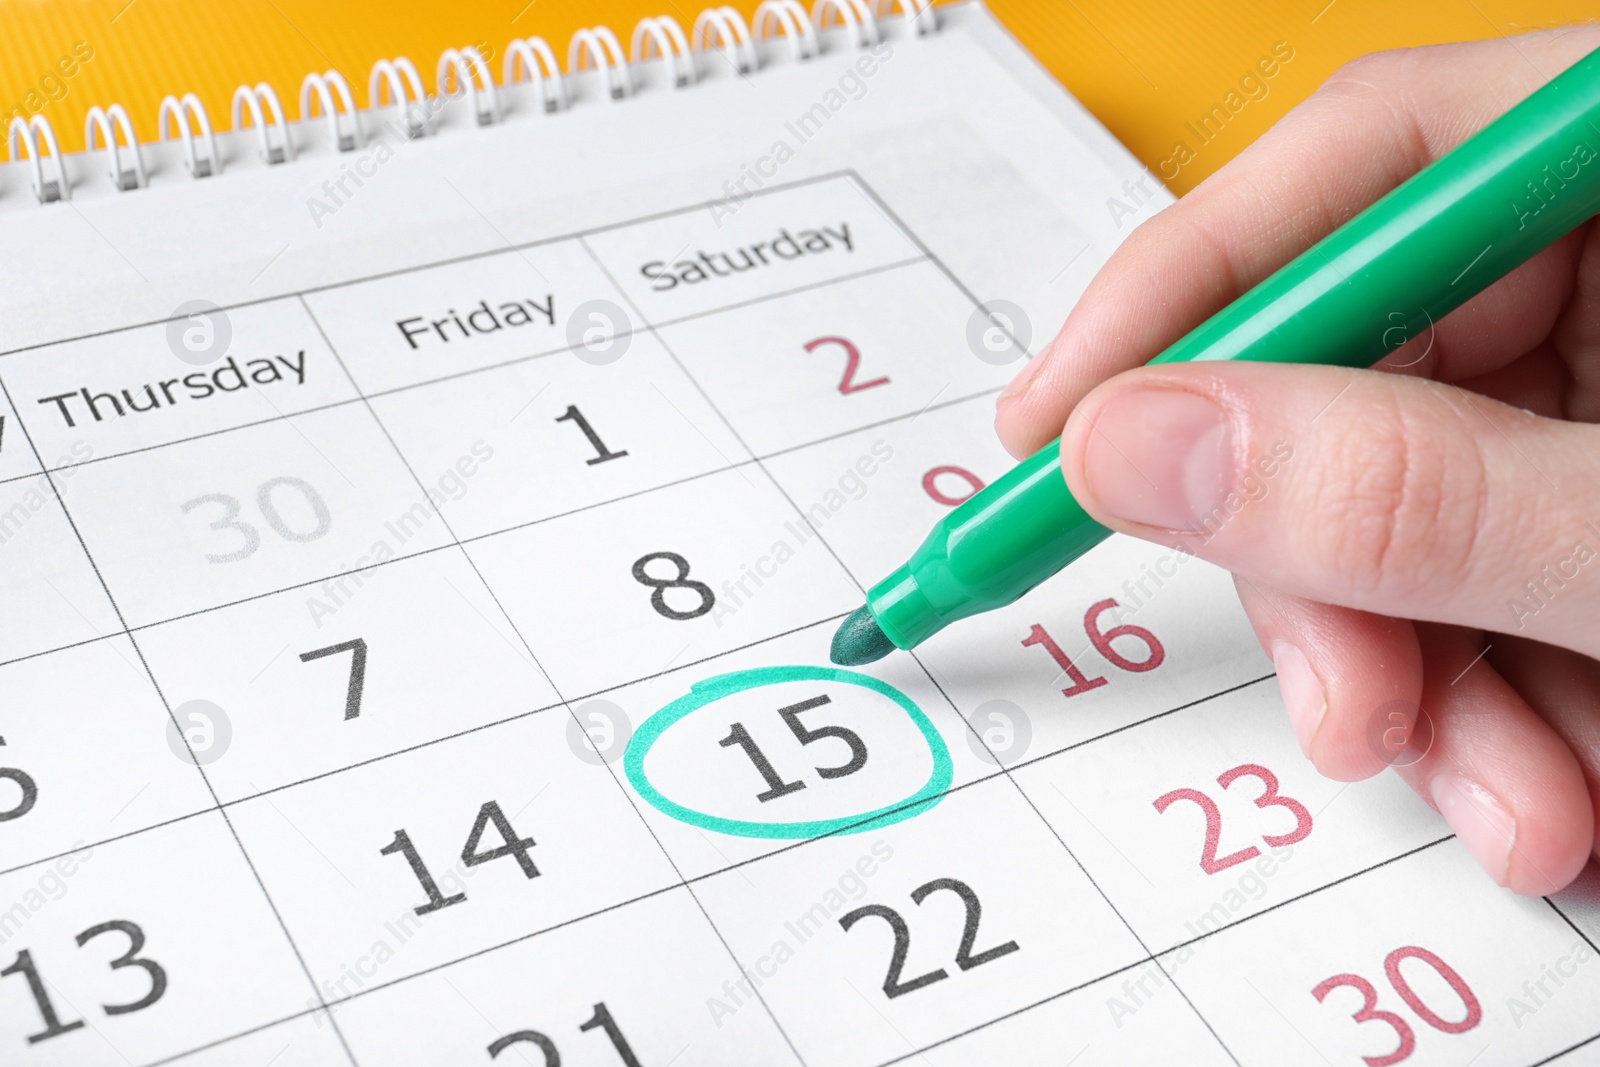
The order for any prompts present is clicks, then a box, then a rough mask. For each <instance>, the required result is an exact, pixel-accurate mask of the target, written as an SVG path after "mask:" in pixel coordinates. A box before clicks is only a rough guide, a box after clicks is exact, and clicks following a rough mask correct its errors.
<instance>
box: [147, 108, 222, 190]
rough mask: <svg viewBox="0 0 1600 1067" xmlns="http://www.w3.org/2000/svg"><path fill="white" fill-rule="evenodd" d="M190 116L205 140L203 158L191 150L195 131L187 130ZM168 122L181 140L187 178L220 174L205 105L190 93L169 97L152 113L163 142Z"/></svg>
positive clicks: (213, 137) (220, 170) (214, 136)
mask: <svg viewBox="0 0 1600 1067" xmlns="http://www.w3.org/2000/svg"><path fill="white" fill-rule="evenodd" d="M191 117H192V118H193V119H194V122H195V125H196V126H198V127H199V136H200V137H203V138H205V144H206V154H205V155H203V156H202V155H200V154H199V153H198V152H196V151H195V147H194V146H195V140H196V137H195V131H193V130H191V129H189V119H190V118H191ZM168 119H171V120H172V125H173V126H174V127H175V128H176V129H177V131H178V136H179V138H181V139H182V141H183V162H184V165H185V166H187V167H188V168H189V176H190V177H191V178H209V177H211V176H212V175H214V174H221V173H222V155H221V153H219V152H218V151H217V138H216V135H215V134H213V133H212V132H211V117H210V116H209V115H207V114H206V106H205V105H204V104H202V103H201V102H200V98H199V97H198V96H196V95H194V94H193V93H184V94H183V97H182V99H180V98H178V97H176V96H169V97H167V98H166V99H164V100H162V101H161V110H160V111H158V112H157V113H156V133H157V134H159V135H160V138H161V140H163V141H165V140H166V139H167V120H168Z"/></svg>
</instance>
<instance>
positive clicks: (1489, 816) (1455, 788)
mask: <svg viewBox="0 0 1600 1067" xmlns="http://www.w3.org/2000/svg"><path fill="white" fill-rule="evenodd" d="M1428 794H1429V795H1430V796H1431V797H1432V798H1433V806H1434V807H1436V808H1438V809H1439V814H1440V815H1443V816H1444V821H1445V822H1447V823H1449V824H1450V829H1452V830H1454V831H1455V832H1456V836H1457V837H1459V838H1460V839H1461V843H1462V844H1463V845H1466V846H1467V851H1469V852H1471V853H1472V855H1473V858H1475V859H1476V860H1477V861H1478V863H1479V864H1480V865H1481V866H1482V867H1483V869H1484V870H1486V871H1488V872H1489V876H1490V877H1491V878H1493V879H1494V880H1495V882H1496V884H1498V885H1505V884H1506V881H1507V879H1508V876H1509V874H1510V870H1511V849H1512V847H1513V846H1514V845H1515V844H1516V843H1517V822H1516V820H1515V819H1513V818H1512V817H1511V813H1510V812H1508V811H1506V809H1505V806H1504V805H1503V804H1501V803H1500V801H1499V800H1498V799H1496V798H1495V795H1494V794H1493V793H1491V792H1489V791H1488V790H1487V789H1485V788H1483V786H1481V785H1479V784H1478V783H1477V782H1474V781H1472V780H1471V779H1470V778H1463V777H1462V776H1461V775H1459V774H1455V773H1453V772H1451V771H1441V772H1440V773H1438V774H1436V775H1434V776H1433V778H1432V779H1431V780H1429V782H1428Z"/></svg>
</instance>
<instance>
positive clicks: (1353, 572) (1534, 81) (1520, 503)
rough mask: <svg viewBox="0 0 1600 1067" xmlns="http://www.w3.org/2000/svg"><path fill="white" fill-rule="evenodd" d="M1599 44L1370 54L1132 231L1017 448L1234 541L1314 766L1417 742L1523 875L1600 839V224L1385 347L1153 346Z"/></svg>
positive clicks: (1434, 786) (1573, 867) (1446, 790)
mask: <svg viewBox="0 0 1600 1067" xmlns="http://www.w3.org/2000/svg"><path fill="white" fill-rule="evenodd" d="M1597 47H1600V27H1596V26H1587V27H1574V28H1571V29H1567V30H1558V31H1549V32H1541V33H1534V34H1528V35H1526V36H1522V37H1516V38H1510V39H1501V40H1494V41H1486V42H1482V43H1476V44H1460V45H1445V46H1440V47H1433V48H1419V49H1414V50H1410V51H1403V52H1386V53H1380V54H1378V55H1373V56H1367V57H1365V58H1363V59H1360V60H1357V61H1356V62H1354V63H1351V64H1350V65H1349V66H1347V67H1345V68H1344V69H1342V70H1341V71H1339V72H1338V73H1337V74H1336V75H1335V76H1334V77H1333V78H1331V79H1330V80H1329V81H1328V83H1327V84H1326V85H1324V86H1323V87H1322V88H1321V89H1320V90H1319V91H1318V92H1317V93H1316V94H1315V95H1314V96H1313V97H1312V98H1311V99H1310V100H1308V101H1307V102H1306V103H1304V104H1302V105H1301V106H1300V107H1298V108H1296V109H1295V110H1294V111H1293V112H1292V113H1290V114H1289V115H1288V116H1287V117H1286V118H1284V120H1283V121H1282V122H1280V123H1278V125H1277V126H1275V127H1274V128H1273V129H1272V130H1271V131H1269V132H1268V133H1267V134H1266V136H1264V137H1262V138H1261V140H1260V141H1259V142H1257V143H1256V144H1255V145H1253V146H1251V147H1250V148H1249V149H1248V150H1246V151H1245V152H1244V153H1242V154H1241V155H1240V156H1239V157H1238V158H1237V159H1236V160H1234V161H1233V162H1231V163H1229V164H1228V165H1227V166H1226V167H1224V168H1223V169H1222V170H1220V171H1219V172H1218V173H1217V174H1215V175H1214V176H1213V177H1211V178H1210V179H1208V180H1207V181H1206V182H1205V183H1203V184H1202V185H1201V186H1200V187H1199V188H1197V189H1196V190H1195V191H1194V192H1193V193H1191V194H1190V195H1188V196H1187V197H1185V198H1184V199H1183V200H1182V201H1181V202H1180V203H1178V204H1177V205H1175V206H1173V207H1172V208H1169V209H1168V210H1166V211H1163V212H1161V213H1160V214H1159V215H1157V216H1156V217H1155V218H1153V219H1151V220H1150V221H1149V222H1147V223H1146V224H1144V225H1143V226H1141V227H1140V228H1139V229H1138V230H1137V231H1136V232H1135V233H1134V234H1133V235H1132V236H1131V237H1130V238H1129V239H1128V240H1127V242H1126V243H1125V244H1123V246H1122V247H1121V248H1120V249H1118V251H1117V253H1116V254H1115V255H1114V256H1113V257H1112V258H1111V260H1110V262H1109V263H1107V265H1106V267H1105V269H1104V270H1102V271H1101V272H1100V274H1099V276H1098V277H1096V278H1095V280H1094V282H1093V283H1092V284H1091V285H1090V287H1089V289H1088V291H1087V292H1086V293H1085V294H1084V296H1083V298H1082V300H1080V301H1079V303H1078V305H1077V307H1076V308H1074V309H1073V312H1072V314H1071V315H1070V316H1069V317H1068V319H1067V322H1066V325H1065V326H1063V327H1062V330H1061V333H1060V335H1059V336H1057V337H1056V339H1055V340H1054V342H1053V343H1052V344H1051V345H1050V348H1049V350H1048V351H1046V352H1045V353H1044V354H1043V355H1042V356H1040V357H1039V358H1037V359H1035V360H1034V361H1033V362H1032V363H1031V364H1030V365H1029V366H1028V367H1026V368H1025V369H1024V370H1023V371H1022V373H1021V374H1019V375H1018V376H1017V379H1016V381H1015V382H1013V383H1012V385H1011V386H1010V387H1009V389H1008V390H1007V391H1006V392H1005V393H1004V394H1003V395H1002V396H1001V398H1000V401H999V408H998V414H997V418H996V425H997V428H998V429H999V432H1000V436H1001V438H1002V439H1003V440H1004V442H1005V444H1006V447H1007V448H1008V449H1010V451H1011V452H1012V453H1013V454H1014V455H1017V456H1019V457H1020V456H1023V455H1026V454H1028V453H1029V452H1032V451H1033V450H1035V449H1037V448H1038V447H1040V446H1041V445H1043V444H1045V443H1046V442H1047V441H1049V440H1050V439H1051V438H1052V437H1055V436H1056V435H1057V434H1058V433H1059V434H1060V435H1061V461H1062V468H1063V470H1064V471H1065V472H1066V478H1067V482H1068V485H1069V486H1070V487H1071V489H1072V491H1073V493H1074V494H1075V495H1076V496H1077V498H1078V499H1079V500H1080V501H1082V502H1083V504H1084V506H1085V507H1086V508H1087V509H1088V510H1089V512H1090V513H1091V514H1092V515H1094V517H1095V518H1096V519H1098V520H1099V521H1101V522H1103V523H1105V524H1106V525H1108V526H1110V527H1111V528H1113V529H1115V530H1119V531H1122V532H1124V533H1128V534H1132V535H1133V536H1135V537H1143V538H1146V539H1149V540H1153V541H1159V542H1161V543H1163V544H1168V545H1175V546H1178V545H1181V546H1185V547H1187V548H1189V549H1192V550H1193V551H1194V552H1195V553H1196V554H1197V555H1199V556H1201V557H1203V558H1205V559H1208V560H1211V561H1212V562H1214V563H1217V564H1220V565H1221V566H1223V567H1226V568H1228V569H1229V570H1231V571H1233V572H1234V575H1235V576H1236V582H1237V585H1238V589H1239V595H1240V599H1241V600H1242V601H1243V603H1244V608H1245V611H1246V612H1247V613H1248V614H1249V616H1250V621H1251V623H1252V624H1253V625H1254V627H1255V630H1256V634H1257V635H1258V636H1259V637H1260V639H1261V643H1262V646H1263V647H1264V648H1265V649H1266V650H1267V651H1268V653H1269V654H1270V655H1271V656H1272V659H1273V662H1274V664H1275V665H1276V668H1277V672H1278V684H1279V686H1280V687H1281V689H1282V690H1283V697H1284V702H1285V703H1286V704H1287V706H1288V709H1289V717H1290V721H1291V722H1292V723H1293V726H1294V730H1295V733H1296V735H1297V736H1298V737H1299V739H1300V744H1301V747H1302V748H1303V749H1304V750H1305V752H1306V755H1307V756H1309V757H1310V758H1311V760H1312V761H1313V762H1314V763H1315V764H1316V766H1317V767H1318V769H1319V770H1321V771H1322V772H1323V773H1324V774H1327V775H1329V776H1330V777H1333V778H1338V779H1343V780H1354V779H1358V778H1364V777H1367V776H1368V775H1371V774H1375V773H1377V772H1378V771H1380V770H1382V769H1383V768H1384V767H1385V766H1386V765H1389V764H1391V763H1392V764H1393V765H1394V766H1395V768H1396V770H1397V771H1398V773H1400V774H1401V775H1402V776H1403V777H1404V778H1405V779H1406V780H1407V781H1408V782H1410V783H1411V785H1412V787H1413V788H1414V789H1416V791H1417V792H1418V793H1419V794H1421V795H1422V797H1423V798H1424V799H1425V800H1427V801H1428V802H1429V803H1431V804H1432V805H1433V806H1434V807H1435V808H1437V809H1438V810H1439V812H1440V813H1441V814H1442V815H1443V816H1444V817H1445V819H1446V820H1447V821H1448V822H1449V824H1450V826H1451V828H1452V829H1453V830H1454V831H1455V832H1456V834H1457V835H1458V836H1459V837H1460V838H1461V840H1462V842H1463V843H1464V844H1465V845H1466V846H1467V847H1468V848H1469V849H1470V850H1471V851H1472V853H1473V855H1474V856H1476V857H1477V859H1478V861H1479V862H1480V863H1481V864H1482V865H1483V867H1484V869H1485V870H1487V871H1488V872H1489V874H1490V875H1491V876H1492V877H1493V878H1494V879H1495V881H1496V882H1498V883H1500V884H1501V885H1505V886H1509V887H1511V888H1512V889H1514V890H1516V891H1517V892H1520V893H1541V894H1542V893H1550V892H1553V891H1554V890H1556V889H1559V888H1561V887H1562V886H1564V885H1566V884H1567V883H1568V882H1569V881H1571V880H1572V878H1574V877H1575V876H1576V875H1577V873H1578V872H1579V871H1580V870H1581V869H1582V867H1583V865H1584V863H1585V862H1586V861H1587V859H1588V858H1589V855H1590V854H1591V852H1595V851H1596V850H1597V847H1600V846H1597V842H1596V826H1597V824H1600V819H1597V815H1596V811H1597V806H1600V662H1597V660H1600V426H1596V425H1595V423H1596V422H1597V421H1600V225H1597V224H1596V223H1595V222H1594V221H1593V220H1591V221H1590V222H1589V223H1586V224H1585V225H1584V226H1583V227H1581V228H1580V229H1579V230H1578V231H1577V232H1575V233H1573V234H1571V235H1570V236H1568V237H1566V238H1564V239H1563V240H1561V241H1560V242H1558V243H1557V244H1556V245H1555V246H1553V247H1551V248H1549V249H1547V250H1546V251H1545V252H1543V253H1541V254H1540V255H1538V256H1537V257H1535V258H1534V259H1533V260H1531V261H1529V262H1528V263H1526V264H1524V265H1523V266H1522V267H1520V268H1518V269H1517V270H1516V271H1514V272H1513V273H1512V274H1511V275H1509V276H1508V277H1506V278H1504V279H1502V280H1501V281H1500V282H1498V283H1496V284H1495V285H1494V286H1492V287H1491V288H1489V289H1488V290H1487V291H1485V292H1484V293H1483V294H1481V295H1480V296H1478V297H1477V298H1476V299H1474V300H1472V301H1470V302H1468V303H1467V304H1466V305H1464V306H1463V307H1461V308H1459V309H1458V310H1456V311H1455V312H1453V313H1452V314H1451V315H1449V316H1448V317H1447V318H1446V319H1444V320H1442V321H1441V322H1439V323H1438V325H1437V327H1436V328H1435V329H1434V330H1433V331H1432V333H1431V334H1429V335H1424V336H1421V337H1417V338H1415V339H1414V340H1412V341H1411V342H1409V343H1407V344H1406V345H1404V346H1402V347H1401V348H1399V349H1397V350H1396V351H1395V352H1393V353H1391V355H1390V357H1389V358H1388V359H1386V360H1385V361H1384V363H1383V364H1381V365H1380V367H1379V368H1378V369H1377V370H1371V371H1364V370H1363V371H1351V370H1343V369H1338V368H1331V367H1304V366H1277V365H1272V364H1243V363H1206V364H1180V365H1172V366H1163V367H1159V368H1141V369H1132V370H1130V369H1129V368H1140V365H1141V364H1143V363H1145V362H1146V361H1147V360H1149V359H1150V358H1151V357H1153V356H1155V355H1156V354H1157V353H1159V352H1160V351H1161V350H1162V349H1164V348H1166V347H1167V346H1168V345H1169V344H1171V343H1172V342H1173V341H1175V340H1177V339H1178V338H1179V337H1181V336H1182V335H1183V334H1184V333H1186V332H1188V331H1189V330H1190V329H1191V328H1192V327H1194V326H1196V325H1198V324H1199V323H1200V322H1202V321H1204V320H1205V319H1206V318H1207V317H1209V316H1210V315H1211V314H1212V313H1213V312H1215V311H1217V310H1218V309H1220V308H1222V307H1223V306H1225V305H1226V304H1227V303H1229V302H1230V301H1232V300H1233V299H1234V298H1235V297H1237V296H1238V295H1239V294H1241V293H1243V292H1244V291H1245V290H1247V289H1249V288H1250V287H1251V286H1253V285H1255V284H1256V283H1257V282H1259V281H1261V280H1262V279H1263V278H1265V277H1266V276H1267V275H1268V274H1270V273H1272V272H1273V271H1274V270H1276V269H1277V268H1278V267H1280V266H1282V265H1283V264H1284V263H1286V262H1288V261H1289V260H1290V259H1292V258H1294V256H1296V255H1297V254H1299V253H1300V252H1302V251H1304V250H1305V249H1306V248H1307V247H1309V246H1310V245H1311V244H1312V243H1314V242H1315V241H1317V240H1318V239H1320V238H1321V237H1323V236H1324V235H1326V234H1327V233H1329V232H1330V231H1332V230H1333V229H1335V228H1336V227H1338V226H1339V225H1340V224H1342V223H1343V222H1345V221H1346V220H1347V219H1349V218H1350V217H1351V216H1352V215H1354V214H1356V213H1357V212H1358V211H1360V210H1361V209H1362V208H1364V207H1366V206H1367V205H1368V204H1370V203H1372V202H1373V201H1374V200H1376V199H1378V198H1379V197H1380V196H1382V195H1383V194H1384V193H1386V192H1388V191H1389V190H1390V189H1392V188H1393V187H1394V186H1396V185H1398V184H1399V183H1400V182H1402V181H1403V180H1405V179H1406V178H1407V177H1409V176H1410V175H1411V174H1413V173H1414V172H1416V171H1417V170H1420V169H1421V168H1422V167H1423V166H1425V165H1426V164H1427V163H1428V162H1430V161H1431V160H1433V159H1434V158H1436V157H1437V156H1440V155H1442V154H1444V153H1445V152H1447V151H1449V150H1450V149H1451V148H1453V147H1454V146H1455V145H1457V144H1459V143H1460V142H1461V141H1463V140H1465V139H1466V138H1467V137H1469V136H1471V135H1472V134H1473V133H1475V132H1476V131H1477V130H1479V129H1481V128H1482V127H1483V126H1485V125H1486V124H1487V123H1488V122H1490V121H1491V120H1493V119H1494V118H1496V117H1498V116H1499V115H1501V114H1502V113H1504V112H1505V111H1506V110H1508V109H1509V108H1510V107H1511V106H1512V105H1514V104H1516V103H1518V102H1519V101H1521V100H1522V99H1523V98H1525V97H1526V96H1528V95H1529V94H1530V93H1531V92H1533V91H1534V90H1535V89H1537V88H1538V87H1539V86H1540V85H1542V84H1544V83H1545V82H1547V81H1549V80H1550V79H1551V78H1552V77H1554V76H1555V75H1556V74H1558V73H1560V72H1561V71H1562V70H1564V69H1565V68H1566V67H1568V66H1570V65H1571V64H1573V63H1574V62H1576V61H1577V60H1578V59H1579V58H1581V57H1582V56H1584V55H1585V54H1587V53H1588V52H1590V51H1592V50H1593V49H1595V48H1597ZM1589 148H1590V150H1591V152H1592V153H1595V154H1596V155H1592V156H1591V158H1590V162H1588V163H1587V166H1592V167H1600V130H1597V131H1596V133H1595V136H1594V137H1593V138H1592V139H1591V141H1590V142H1589ZM1560 192H1561V191H1560V189H1559V187H1558V184H1557V183H1555V182H1552V183H1550V185H1549V187H1548V188H1546V189H1541V190H1539V191H1538V193H1537V194H1535V193H1533V192H1530V196H1533V195H1541V196H1546V197H1549V196H1559V195H1560ZM1532 203H1534V201H1531V200H1530V204H1532ZM1506 218H1507V222H1508V223H1511V222H1513V221H1514V218H1513V206H1512V205H1509V204H1508V205H1507V207H1506ZM1385 372H1387V373H1385ZM1108 379H1109V380H1108ZM1063 426H1065V429H1063ZM1419 707H1420V708H1421V709H1422V711H1421V719H1420V721H1419V719H1418V712H1417V709H1418V708H1419ZM1397 728H1398V729H1399V730H1400V731H1401V735H1403V734H1404V732H1405V731H1408V730H1409V731H1414V736H1413V739H1412V747H1411V748H1410V749H1408V750H1406V751H1405V752H1404V753H1396V752H1394V751H1391V750H1390V749H1389V748H1387V747H1386V746H1388V745H1389V744H1390V743H1391V742H1392V740H1393V739H1394V737H1395V736H1397V735H1396V734H1395V733H1394V731H1395V729H1397ZM1397 757H1398V758H1397Z"/></svg>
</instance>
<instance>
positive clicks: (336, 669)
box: [139, 548, 565, 802]
mask: <svg viewBox="0 0 1600 1067" xmlns="http://www.w3.org/2000/svg"><path fill="white" fill-rule="evenodd" d="M418 620H426V621H425V622H423V623H420V624H419V621H418ZM139 644H140V647H141V648H143V649H144V653H145V656H146V658H147V659H148V660H149V662H150V667H151V670H152V671H154V673H155V675H156V677H157V678H159V679H160V680H161V685H162V688H163V690H164V691H165V692H166V694H167V696H168V699H170V700H171V701H172V703H173V705H174V706H175V707H176V706H179V705H182V704H184V703H186V702H187V701H190V700H208V701H210V702H212V703H214V704H215V705H217V706H218V707H220V708H221V709H222V710H223V712H224V713H225V714H226V715H227V716H228V719H229V723H230V726H231V730H232V737H231V739H230V741H229V747H228V749H227V751H226V752H224V753H221V754H220V755H219V756H218V757H217V758H216V759H215V760H214V761H213V762H209V763H207V764H206V774H207V776H208V777H209V779H210V781H211V785H212V788H214V789H215V790H216V791H217V795H218V796H219V797H220V798H221V799H222V800H223V801H224V802H227V801H231V800H237V799H239V798H241V797H244V796H248V795H250V794H253V793H257V792H260V791H261V790H264V789H276V788H279V787H281V786H284V785H288V784H290V783H292V782H296V781H301V780H304V779H307V778H314V777H317V776H319V775H323V774H328V773H330V772H333V771H337V770H340V769H341V768H344V767H351V766H355V765H356V764H360V763H365V762H367V761H368V760H372V759H376V758H378V757H380V756H384V755H388V754H390V753H393V752H398V751H401V750H403V749H407V748H411V747H413V746H416V745H421V744H426V743H428V742H430V741H435V740H438V739H439V738H442V737H447V736H450V735H452V734H457V733H462V732H465V731H467V730H473V729H478V728H480V727H483V726H486V725H488V724H489V723H493V722H497V721H500V720H503V719H509V718H512V717H514V716H518V715H524V714H527V713H528V712H530V711H533V710H535V709H539V708H548V707H551V706H552V705H558V703H559V701H558V698H557V697H556V694H555V690H554V689H552V688H551V686H550V683H549V682H548V681H547V680H546V679H545V676H544V674H543V672H541V671H540V670H539V667H538V665H537V664H536V663H535V662H534V661H533V659H532V657H530V656H529V655H528V652H527V650H526V649H525V648H524V647H523V645H522V642H521V640H520V639H519V638H518V637H517V634H516V631H515V630H514V629H513V628H512V626H511V624H510V622H509V621H507V619H506V618H505V616H504V615H503V614H502V613H501V611H500V608H499V606H498V605H496V603H495V601H494V598H493V597H492V596H491V595H490V593H489V591H488V590H487V589H485V588H484V585H483V582H482V581H481V580H479V578H478V576H477V574H476V573H475V572H474V571H473V569H472V566H471V564H469V563H468V562H467V560H466V558H465V557H464V556H463V555H462V554H461V552H460V551H459V550H457V549H454V548H452V549H447V550H445V551H442V552H430V553H427V554H426V555H421V556H416V557H413V558H411V559H405V560H399V561H396V562H394V563H391V564H387V565H385V566H382V567H374V568H373V569H371V570H369V571H366V572H365V573H364V574H353V575H348V576H346V577H345V578H342V579H335V580H330V581H327V582H324V583H321V584H320V585H315V586H308V587H306V588H302V589H292V590H288V591H286V592H283V593H278V594H275V595H273V596H268V597H262V598H260V599H257V600H249V601H246V602H244V603H242V604H235V605H233V606H232V607H228V608H222V609H219V610H217V611H213V612H207V613H205V614H203V615H196V616H190V617H188V618H184V619H179V620H177V621H175V622H170V623H164V624H162V625H160V626H155V627H152V628H151V629H148V630H144V631H141V632H140V634H139ZM557 712H558V713H560V714H565V712H563V711H561V710H560V708H559V707H557Z"/></svg>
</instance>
